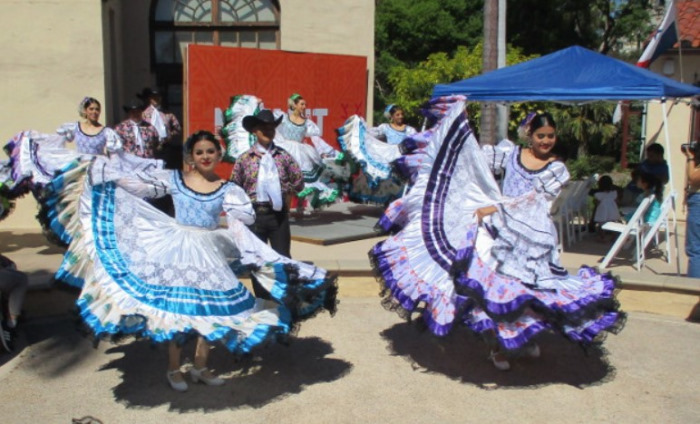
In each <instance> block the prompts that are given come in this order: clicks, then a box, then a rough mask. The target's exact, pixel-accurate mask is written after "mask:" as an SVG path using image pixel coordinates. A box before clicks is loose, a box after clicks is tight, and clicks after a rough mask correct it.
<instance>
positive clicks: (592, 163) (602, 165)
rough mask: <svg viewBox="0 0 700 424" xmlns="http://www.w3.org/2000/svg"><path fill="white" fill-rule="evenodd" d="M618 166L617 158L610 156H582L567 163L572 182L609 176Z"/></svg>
mask: <svg viewBox="0 0 700 424" xmlns="http://www.w3.org/2000/svg"><path fill="white" fill-rule="evenodd" d="M616 165H617V161H616V160H615V158H613V157H610V156H595V155H591V156H582V157H580V158H578V159H572V160H569V161H567V162H566V167H567V168H568V169H569V173H570V174H571V179H572V180H581V179H584V178H587V177H589V176H591V175H593V174H607V173H609V172H612V171H613V170H614V169H615V166H616Z"/></svg>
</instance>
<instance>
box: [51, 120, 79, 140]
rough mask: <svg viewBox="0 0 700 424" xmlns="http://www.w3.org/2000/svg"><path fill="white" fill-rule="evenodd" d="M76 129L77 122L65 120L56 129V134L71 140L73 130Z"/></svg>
mask: <svg viewBox="0 0 700 424" xmlns="http://www.w3.org/2000/svg"><path fill="white" fill-rule="evenodd" d="M77 129H78V123H77V122H67V123H65V124H63V125H61V126H60V127H58V129H57V130H56V134H58V135H60V136H61V137H63V138H64V139H65V140H66V141H73V139H74V138H75V131H76V130H77Z"/></svg>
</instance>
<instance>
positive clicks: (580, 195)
mask: <svg viewBox="0 0 700 424" xmlns="http://www.w3.org/2000/svg"><path fill="white" fill-rule="evenodd" d="M596 181H598V174H594V175H591V176H589V177H588V178H586V179H585V180H581V181H577V183H578V184H577V188H576V192H575V193H574V194H572V196H571V197H570V198H569V210H570V211H571V227H572V235H573V236H574V238H573V240H575V241H581V238H582V237H583V236H582V234H581V233H582V232H583V231H581V228H582V225H583V226H584V227H585V226H587V225H588V218H589V215H590V213H589V210H588V209H589V208H588V192H589V191H590V189H591V187H592V186H593V183H595V182H596ZM582 222H583V223H582Z"/></svg>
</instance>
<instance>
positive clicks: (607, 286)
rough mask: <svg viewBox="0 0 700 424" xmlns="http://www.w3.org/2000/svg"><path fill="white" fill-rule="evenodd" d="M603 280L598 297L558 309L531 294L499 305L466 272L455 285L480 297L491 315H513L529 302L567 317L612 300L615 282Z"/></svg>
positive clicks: (602, 276) (583, 299)
mask: <svg viewBox="0 0 700 424" xmlns="http://www.w3.org/2000/svg"><path fill="white" fill-rule="evenodd" d="M585 268H587V267H585ZM587 269H588V270H589V271H591V272H593V273H595V271H593V270H592V269H590V268H587ZM601 278H602V280H603V283H604V289H603V290H602V291H601V292H600V293H599V294H598V295H590V296H586V297H583V298H580V299H577V300H576V301H574V302H571V303H569V304H566V305H558V306H557V307H556V308H555V307H553V306H548V305H546V304H544V303H543V302H542V301H540V300H539V299H537V298H536V297H535V296H533V295H530V294H525V295H521V296H518V297H516V298H515V299H513V300H511V301H509V302H506V303H498V302H494V301H491V300H489V299H486V298H485V297H484V293H485V291H484V287H483V285H482V284H481V283H480V282H479V281H478V280H475V279H473V278H469V277H467V276H466V275H465V273H464V272H460V273H459V275H457V277H456V278H455V283H456V284H457V285H458V286H463V287H466V288H467V289H469V290H470V291H472V292H473V293H474V294H475V295H476V296H478V297H479V298H480V303H481V304H482V307H483V308H484V311H485V312H486V313H488V314H489V315H496V316H504V315H508V314H512V313H513V312H515V311H517V310H518V309H520V308H522V307H523V305H525V304H526V303H529V302H534V303H536V304H539V305H541V306H543V307H544V308H546V309H550V310H555V311H558V312H561V313H564V314H566V315H572V314H578V313H580V312H581V311H582V310H585V309H586V307H588V306H589V305H591V304H594V303H595V302H597V301H598V300H601V299H606V298H612V294H613V291H614V290H615V280H614V279H613V278H612V277H610V276H609V275H608V274H602V275H601Z"/></svg>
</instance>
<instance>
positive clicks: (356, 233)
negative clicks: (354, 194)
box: [290, 202, 384, 246]
mask: <svg viewBox="0 0 700 424" xmlns="http://www.w3.org/2000/svg"><path fill="white" fill-rule="evenodd" d="M383 211H384V208H383V207H381V206H374V205H363V204H357V203H351V202H345V203H336V204H334V205H331V206H329V207H327V208H323V209H321V210H318V211H315V212H313V213H312V214H311V215H302V214H299V213H296V212H293V213H292V214H291V218H290V224H291V230H292V240H295V241H300V242H303V243H312V244H319V245H324V246H325V245H331V244H338V243H346V242H350V241H356V240H364V239H368V238H373V237H377V232H376V231H375V230H374V226H375V224H376V223H377V221H378V220H379V217H380V216H381V214H382V212H383Z"/></svg>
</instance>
